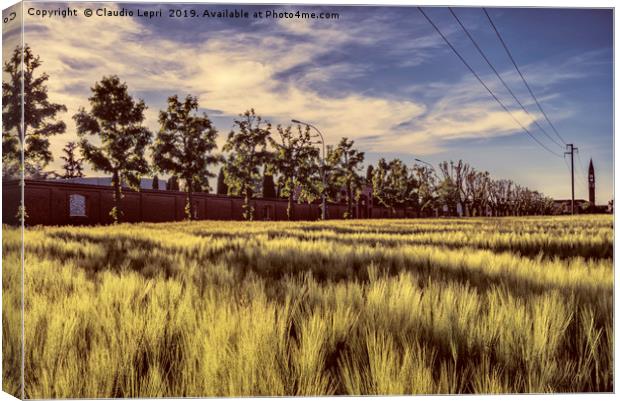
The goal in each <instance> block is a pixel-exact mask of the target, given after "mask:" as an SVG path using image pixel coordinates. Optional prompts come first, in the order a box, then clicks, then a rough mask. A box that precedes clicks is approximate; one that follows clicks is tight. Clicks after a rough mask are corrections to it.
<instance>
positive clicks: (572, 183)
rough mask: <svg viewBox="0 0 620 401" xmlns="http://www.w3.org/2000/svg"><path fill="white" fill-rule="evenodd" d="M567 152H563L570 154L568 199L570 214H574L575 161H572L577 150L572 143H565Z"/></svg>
mask: <svg viewBox="0 0 620 401" xmlns="http://www.w3.org/2000/svg"><path fill="white" fill-rule="evenodd" d="M566 148H568V150H569V151H568V152H564V154H565V155H570V188H571V200H570V214H575V163H574V161H573V159H574V155H575V151H576V150H578V149H577V148H576V147H574V146H573V144H572V143H568V144H566Z"/></svg>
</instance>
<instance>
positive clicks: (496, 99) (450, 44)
mask: <svg viewBox="0 0 620 401" xmlns="http://www.w3.org/2000/svg"><path fill="white" fill-rule="evenodd" d="M418 10H420V12H421V13H422V15H423V16H424V18H426V20H427V21H428V22H429V23H430V24H431V25H432V26H433V28H435V30H436V31H437V33H439V35H440V36H441V37H442V39H443V40H444V41H445V42H446V44H447V45H448V46H449V47H450V49H452V51H453V52H454V54H456V56H457V57H458V58H459V59H460V60H461V61H462V62H463V64H465V66H466V67H467V68H468V69H469V71H471V73H472V74H474V76H475V77H476V79H477V80H478V82H480V84H481V85H482V86H484V88H485V89H486V90H487V92H489V94H490V95H491V96H492V97H493V99H495V101H496V102H497V103H499V105H500V106H502V108H503V109H504V110H505V111H506V112H507V113H508V114H510V116H511V117H512V119H513V120H515V122H516V123H517V124H518V125H519V126H520V127H521V128H522V129H523V131H525V132H526V133H527V134H528V135H529V136H530V137H531V138H532V139H533V140H535V141H536V142H537V143H538V144H539V145H540V146H542V147H543V148H544V149H545V150H547V151H548V152H549V153H551V154H553V155H554V156H557V157H559V158H562V156H561V155H560V154H558V153H556V152H554V151H552V150H551V149H549V148H548V147H547V146H545V144H544V143H542V142H540V141H539V140H538V138H536V137H535V136H534V135H532V133H531V132H530V131H528V129H527V128H525V127H524V126H523V124H521V122H520V121H519V120H517V118H516V117H515V116H514V115H513V114H512V113H511V112H510V110H508V108H507V107H506V106H505V105H504V103H502V101H501V100H499V99H498V98H497V96H495V94H494V93H493V91H491V89H489V87H488V86H487V85H486V84H485V83H484V81H483V80H482V79H481V78H480V76H478V74H477V73H476V71H474V69H473V68H472V67H471V66H470V65H469V64H468V63H467V61H465V59H464V58H463V56H461V54H460V53H459V52H458V51H457V50H456V49H455V48H454V46H452V43H450V41H449V40H448V39H447V38H446V37H445V36H444V34H443V33H442V32H441V30H439V28H438V27H437V25H435V23H434V22H433V21H432V20H431V19H430V18H429V17H428V15H426V13H425V12H424V10H422V8H421V7H418Z"/></svg>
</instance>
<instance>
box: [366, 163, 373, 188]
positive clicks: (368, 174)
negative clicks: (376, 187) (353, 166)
mask: <svg viewBox="0 0 620 401" xmlns="http://www.w3.org/2000/svg"><path fill="white" fill-rule="evenodd" d="M374 170H375V168H374V166H373V165H372V164H369V165H368V167H367V168H366V185H370V186H372V176H373V173H374Z"/></svg>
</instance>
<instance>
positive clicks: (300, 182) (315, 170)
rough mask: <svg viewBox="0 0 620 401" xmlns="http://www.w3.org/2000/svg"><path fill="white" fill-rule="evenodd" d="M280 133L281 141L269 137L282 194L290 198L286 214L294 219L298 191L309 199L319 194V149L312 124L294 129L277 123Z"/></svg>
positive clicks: (301, 196)
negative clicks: (312, 132)
mask: <svg viewBox="0 0 620 401" xmlns="http://www.w3.org/2000/svg"><path fill="white" fill-rule="evenodd" d="M278 134H279V135H280V141H279V142H278V141H276V140H274V139H273V138H269V139H270V143H271V145H272V146H273V148H274V149H275V152H274V160H273V164H274V166H275V169H276V171H277V172H278V174H279V178H278V188H280V191H279V195H280V196H282V197H286V198H287V199H288V205H287V209H286V215H287V217H288V219H289V220H292V219H293V218H294V216H293V210H294V209H293V202H294V200H295V199H294V198H295V195H297V199H298V200H306V201H308V202H311V201H313V200H314V199H316V197H317V196H318V185H319V182H320V177H319V172H320V170H319V149H318V148H317V147H316V146H314V143H313V140H312V136H311V135H310V127H309V126H305V128H304V129H302V128H301V126H300V125H297V127H296V129H295V130H293V128H292V127H290V126H288V127H286V128H283V127H282V126H278Z"/></svg>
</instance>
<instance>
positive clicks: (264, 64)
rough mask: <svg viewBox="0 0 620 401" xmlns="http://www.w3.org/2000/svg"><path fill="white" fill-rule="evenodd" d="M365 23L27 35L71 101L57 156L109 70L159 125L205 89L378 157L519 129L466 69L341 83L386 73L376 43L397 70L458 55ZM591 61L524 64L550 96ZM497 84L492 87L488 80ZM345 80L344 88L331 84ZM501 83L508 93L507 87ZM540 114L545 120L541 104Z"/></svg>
mask: <svg viewBox="0 0 620 401" xmlns="http://www.w3.org/2000/svg"><path fill="white" fill-rule="evenodd" d="M99 6H101V5H99ZM108 7H109V8H113V7H115V6H114V5H108ZM389 12H392V13H393V12H398V11H389ZM361 18H362V21H361V22H363V23H360V21H358V20H355V21H353V20H351V19H349V20H346V21H344V22H340V23H331V24H330V23H326V22H324V21H318V22H306V21H287V20H280V21H278V22H277V23H273V22H268V23H262V24H261V23H254V24H253V29H252V30H247V29H246V30H243V29H236V28H234V29H233V28H230V27H223V28H221V29H217V30H215V29H214V30H212V31H209V32H208V35H201V36H200V39H201V40H199V41H196V40H194V41H191V42H190V41H183V40H179V39H178V37H174V38H173V37H169V36H167V35H166V32H162V31H158V30H157V27H156V26H154V25H153V26H145V25H142V24H140V23H138V22H137V21H136V20H133V19H130V18H97V19H92V20H84V19H81V18H76V19H66V20H61V19H45V20H41V19H34V18H28V20H27V23H26V27H27V30H26V42H27V43H29V44H30V45H31V46H32V47H33V49H34V51H35V53H37V54H39V55H40V56H41V58H42V60H43V62H44V64H43V68H42V69H43V70H44V71H46V72H48V73H49V74H50V76H51V78H50V81H49V92H50V96H51V98H52V100H53V101H55V102H60V103H63V104H66V105H67V107H68V113H67V114H66V115H65V116H63V117H64V119H65V121H66V122H67V123H68V132H67V134H65V135H63V136H59V137H56V138H53V140H52V148H53V149H52V150H53V152H54V153H55V154H59V152H60V149H61V148H62V147H63V146H64V144H65V143H66V141H68V140H71V139H73V138H74V137H75V126H74V125H73V121H72V120H71V118H70V117H71V116H72V115H73V114H74V113H75V112H76V111H77V110H78V108H79V107H87V106H88V105H87V98H88V96H89V95H90V87H91V86H93V85H94V83H95V82H96V81H98V80H100V79H101V78H102V77H103V76H104V75H110V74H117V75H119V76H120V77H121V79H122V80H124V81H126V82H127V84H128V86H129V88H130V90H131V91H132V92H133V93H138V94H141V95H143V96H145V97H147V99H146V100H147V103H148V104H149V106H150V108H149V109H148V111H147V124H148V126H149V127H150V128H151V129H152V130H153V131H156V130H157V129H158V126H157V113H158V108H159V107H162V106H163V104H164V102H165V99H166V96H168V95H172V94H179V95H181V96H183V95H185V94H187V93H191V94H194V95H198V96H199V98H200V103H201V106H202V107H204V108H205V109H210V110H217V111H218V113H217V117H218V118H224V117H228V118H233V117H235V116H236V115H237V114H238V113H241V112H243V111H245V110H246V109H248V108H250V107H253V108H255V109H256V110H257V112H258V113H260V114H262V115H263V116H265V117H268V118H269V119H270V120H271V121H272V122H274V123H283V124H287V123H288V122H289V121H290V119H291V118H299V119H304V120H309V121H313V122H316V123H317V124H320V127H321V128H322V131H323V132H324V133H325V134H326V136H327V137H328V138H327V139H328V141H329V142H332V143H333V142H336V141H337V140H338V138H340V137H341V136H347V137H350V138H353V139H356V140H358V142H359V144H360V146H362V147H363V148H364V150H367V151H374V152H408V151H409V152H412V153H415V154H420V155H422V154H430V153H436V152H440V151H443V150H445V149H446V147H447V146H449V144H450V143H451V142H452V141H456V140H462V139H467V138H479V139H480V138H482V139H484V138H492V137H498V136H505V135H510V134H514V133H516V132H518V131H519V130H520V128H519V127H518V125H516V124H515V122H514V120H513V119H512V118H511V117H510V116H509V115H508V114H506V113H505V112H504V111H503V110H501V108H499V106H497V105H496V104H495V103H494V102H493V100H492V99H491V98H490V97H489V95H488V93H486V92H485V90H484V89H483V88H482V87H480V85H479V84H478V83H477V82H476V81H475V80H474V79H473V78H472V77H470V76H469V75H467V74H468V72H467V71H466V70H463V73H462V76H460V77H456V78H457V79H454V78H453V79H450V80H449V81H447V80H434V81H429V82H426V83H423V84H418V85H403V86H402V87H400V88H398V90H394V91H392V92H391V93H386V92H376V91H369V90H365V89H364V90H362V89H359V88H357V89H356V88H355V87H354V86H346V85H345V86H344V88H345V89H342V87H343V83H345V82H351V81H352V80H354V79H364V80H367V81H369V82H371V81H373V80H374V79H376V76H375V73H376V71H377V69H378V68H381V67H382V65H381V63H380V62H378V61H376V60H373V59H372V57H373V53H372V51H373V50H377V49H382V53H381V54H382V55H383V57H386V58H387V60H388V61H389V62H390V63H393V65H394V66H396V67H398V68H411V67H413V66H418V65H422V64H424V63H431V62H432V61H433V58H435V57H437V55H438V54H444V55H445V52H446V51H449V50H448V49H447V48H446V47H445V45H444V44H443V42H442V40H441V38H439V37H438V36H437V35H435V34H434V32H433V31H431V30H429V26H428V25H426V24H424V25H422V24H413V23H412V24H411V25H408V26H406V27H401V26H398V25H395V24H394V23H393V20H391V19H390V16H389V15H386V14H382V13H378V14H376V13H375V14H373V13H371V12H367V13H366V14H364V16H362V17H361ZM451 32H452V31H450V30H447V33H448V35H451V34H452V33H451ZM138 39H139V40H138ZM365 48H367V49H369V52H368V57H367V59H366V60H365V61H353V60H348V59H347V56H348V54H349V49H358V51H360V50H359V49H362V50H361V52H362V53H363V49H365ZM592 57H593V55H591V56H588V55H584V56H582V57H581V58H575V59H574V60H569V61H567V63H566V65H565V66H561V67H560V68H558V67H557V66H555V67H554V73H553V74H548V73H547V71H546V70H548V68H549V66H547V65H545V64H544V63H541V64H539V65H527V66H524V71H525V73H526V75H527V77H528V79H529V80H530V82H531V83H532V84H533V85H534V86H535V87H537V88H541V94H540V96H541V99H547V98H548V99H551V98H552V97H553V96H554V93H552V92H551V91H549V87H550V86H552V85H553V84H554V82H557V81H558V80H569V79H577V78H579V77H580V76H581V75H580V74H583V73H584V71H583V69H579V68H574V67H575V65H577V64H580V63H587V62H590V61H591V60H592ZM503 74H504V77H505V78H506V80H507V81H508V82H510V83H511V84H515V85H517V84H518V83H519V78H518V76H517V75H516V74H515V73H514V72H505V73H503ZM487 79H488V80H489V82H491V77H490V76H489V77H485V80H487ZM337 85H339V86H338V90H329V89H330V87H336V86H337ZM491 87H492V88H493V89H494V90H498V91H501V90H502V88H501V87H500V86H499V83H495V84H491ZM528 105H529V103H528ZM531 114H532V116H534V118H536V119H540V116H539V115H538V114H537V113H535V112H534V111H533V110H532V111H531ZM515 117H516V118H517V119H519V121H522V122H523V124H524V125H527V126H531V124H532V121H531V119H530V118H529V117H528V116H527V115H526V114H525V113H524V112H523V111H520V110H515ZM218 128H219V129H220V131H222V132H226V131H227V130H229V129H230V127H229V126H228V127H226V126H219V127H218ZM221 137H222V138H220V141H222V140H223V137H224V135H222V136H221ZM56 163H57V166H58V165H59V162H58V161H57V162H56Z"/></svg>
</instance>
